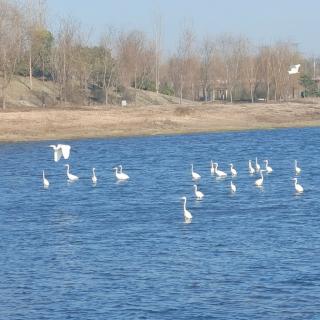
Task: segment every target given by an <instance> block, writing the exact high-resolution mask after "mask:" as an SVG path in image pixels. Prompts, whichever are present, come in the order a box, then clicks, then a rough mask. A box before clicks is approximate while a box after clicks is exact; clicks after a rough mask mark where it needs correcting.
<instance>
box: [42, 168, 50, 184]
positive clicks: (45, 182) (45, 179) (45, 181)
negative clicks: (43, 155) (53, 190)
mask: <svg viewBox="0 0 320 320" xmlns="http://www.w3.org/2000/svg"><path fill="white" fill-rule="evenodd" d="M42 181H43V187H44V188H49V185H50V183H49V180H48V179H47V178H46V177H45V175H44V170H42Z"/></svg>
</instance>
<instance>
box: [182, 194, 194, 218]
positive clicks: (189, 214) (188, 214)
mask: <svg viewBox="0 0 320 320" xmlns="http://www.w3.org/2000/svg"><path fill="white" fill-rule="evenodd" d="M181 199H182V200H184V203H183V216H184V222H185V223H190V222H191V220H192V214H191V212H190V211H188V210H187V205H186V204H187V198H186V197H182V198H181Z"/></svg>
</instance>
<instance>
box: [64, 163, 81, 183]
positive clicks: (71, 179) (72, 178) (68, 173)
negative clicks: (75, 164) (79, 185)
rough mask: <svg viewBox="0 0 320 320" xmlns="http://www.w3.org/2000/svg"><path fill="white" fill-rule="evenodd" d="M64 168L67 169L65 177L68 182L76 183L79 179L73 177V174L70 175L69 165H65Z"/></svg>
mask: <svg viewBox="0 0 320 320" xmlns="http://www.w3.org/2000/svg"><path fill="white" fill-rule="evenodd" d="M65 167H67V177H68V180H69V181H71V182H73V181H77V180H78V179H79V177H78V176H75V175H74V174H71V173H70V166H69V164H65Z"/></svg>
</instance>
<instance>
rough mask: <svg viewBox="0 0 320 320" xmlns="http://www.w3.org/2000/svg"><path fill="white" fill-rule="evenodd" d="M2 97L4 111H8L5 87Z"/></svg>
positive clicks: (2, 89) (2, 90)
mask: <svg viewBox="0 0 320 320" xmlns="http://www.w3.org/2000/svg"><path fill="white" fill-rule="evenodd" d="M1 96H2V109H3V110H5V109H6V90H5V88H4V87H2V88H1Z"/></svg>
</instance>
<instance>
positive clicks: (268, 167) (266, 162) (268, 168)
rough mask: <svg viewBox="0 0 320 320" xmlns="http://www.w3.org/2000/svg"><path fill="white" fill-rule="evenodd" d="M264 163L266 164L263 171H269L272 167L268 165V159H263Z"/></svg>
mask: <svg viewBox="0 0 320 320" xmlns="http://www.w3.org/2000/svg"><path fill="white" fill-rule="evenodd" d="M264 163H265V164H266V167H265V171H267V173H271V172H272V171H273V169H272V168H271V167H270V166H269V161H268V160H264Z"/></svg>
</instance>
